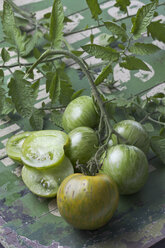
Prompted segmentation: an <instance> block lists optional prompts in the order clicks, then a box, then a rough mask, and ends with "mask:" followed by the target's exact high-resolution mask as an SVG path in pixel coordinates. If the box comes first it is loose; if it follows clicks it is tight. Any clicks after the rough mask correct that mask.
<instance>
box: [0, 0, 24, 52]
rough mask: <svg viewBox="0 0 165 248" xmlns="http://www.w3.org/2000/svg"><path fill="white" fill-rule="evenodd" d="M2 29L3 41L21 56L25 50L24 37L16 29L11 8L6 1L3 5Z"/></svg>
mask: <svg viewBox="0 0 165 248" xmlns="http://www.w3.org/2000/svg"><path fill="white" fill-rule="evenodd" d="M2 27H3V32H4V34H5V39H6V40H7V41H8V42H9V43H10V44H12V45H14V46H15V48H16V50H17V51H19V53H20V54H22V53H23V52H24V48H25V36H24V35H22V34H21V31H20V30H19V28H17V26H16V23H15V18H14V14H13V11H12V8H11V6H10V4H8V3H7V2H6V1H4V5H3V16H2Z"/></svg>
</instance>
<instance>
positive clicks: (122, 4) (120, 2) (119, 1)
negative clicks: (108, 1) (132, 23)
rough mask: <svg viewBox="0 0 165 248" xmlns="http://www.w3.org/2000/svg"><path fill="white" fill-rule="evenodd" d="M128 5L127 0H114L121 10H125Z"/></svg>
mask: <svg viewBox="0 0 165 248" xmlns="http://www.w3.org/2000/svg"><path fill="white" fill-rule="evenodd" d="M129 5H130V1H129V0H116V3H115V6H116V7H119V8H120V10H121V11H123V12H127V7H128V6H129Z"/></svg>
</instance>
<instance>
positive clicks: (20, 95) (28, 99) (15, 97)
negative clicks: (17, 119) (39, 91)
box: [8, 71, 36, 117]
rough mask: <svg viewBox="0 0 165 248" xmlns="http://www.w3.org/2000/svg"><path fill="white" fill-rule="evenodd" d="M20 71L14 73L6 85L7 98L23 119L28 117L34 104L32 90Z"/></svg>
mask: <svg viewBox="0 0 165 248" xmlns="http://www.w3.org/2000/svg"><path fill="white" fill-rule="evenodd" d="M23 77H24V73H23V72H22V71H15V72H14V74H13V77H12V78H11V79H10V82H9V84H8V87H9V96H11V98H12V101H13V103H14V105H15V108H16V110H17V112H18V113H19V114H20V115H22V116H23V117H30V116H31V114H32V112H33V104H34V102H35V96H36V95H35V94H34V90H33V88H32V86H31V83H29V82H28V81H27V80H25V79H23Z"/></svg>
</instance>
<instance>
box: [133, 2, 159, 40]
mask: <svg viewBox="0 0 165 248" xmlns="http://www.w3.org/2000/svg"><path fill="white" fill-rule="evenodd" d="M156 6H157V1H155V2H154V3H149V4H146V5H144V6H143V7H141V8H140V9H139V10H138V12H137V14H136V17H135V18H133V19H132V24H133V26H132V30H131V32H132V34H133V35H134V38H135V39H137V38H139V37H140V36H141V34H142V33H144V32H146V30H147V26H148V25H149V24H150V23H151V21H152V18H153V15H154V12H155V9H156Z"/></svg>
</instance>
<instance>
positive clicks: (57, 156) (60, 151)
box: [21, 130, 69, 169]
mask: <svg viewBox="0 0 165 248" xmlns="http://www.w3.org/2000/svg"><path fill="white" fill-rule="evenodd" d="M68 142H69V137H68V135H67V134H66V133H64V132H62V131H58V130H44V131H38V132H34V133H33V134H32V135H30V136H29V137H27V138H26V140H25V141H24V143H23V145H22V150H21V153H22V155H21V160H22V162H23V163H24V164H25V165H27V166H31V167H34V168H38V169H45V168H49V167H54V166H58V165H59V164H60V163H61V162H62V160H63V159H64V146H65V145H66V144H67V143H68Z"/></svg>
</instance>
